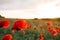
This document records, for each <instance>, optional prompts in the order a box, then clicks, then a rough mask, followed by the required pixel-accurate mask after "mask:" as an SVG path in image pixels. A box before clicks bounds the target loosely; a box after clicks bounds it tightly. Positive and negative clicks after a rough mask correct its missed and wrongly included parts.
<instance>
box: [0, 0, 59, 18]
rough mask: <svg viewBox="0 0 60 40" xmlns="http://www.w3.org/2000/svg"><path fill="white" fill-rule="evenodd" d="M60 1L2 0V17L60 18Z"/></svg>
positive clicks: (0, 1) (0, 8) (0, 4)
mask: <svg viewBox="0 0 60 40" xmlns="http://www.w3.org/2000/svg"><path fill="white" fill-rule="evenodd" d="M59 14H60V0H0V15H2V16H4V17H6V18H23V19H32V18H57V17H60V15H59Z"/></svg>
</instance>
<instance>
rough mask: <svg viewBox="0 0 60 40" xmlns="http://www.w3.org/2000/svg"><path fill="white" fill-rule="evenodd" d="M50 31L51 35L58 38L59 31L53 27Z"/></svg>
mask: <svg viewBox="0 0 60 40" xmlns="http://www.w3.org/2000/svg"><path fill="white" fill-rule="evenodd" d="M48 30H49V31H50V33H51V34H52V35H53V36H57V34H58V33H57V31H56V30H55V29H53V28H51V27H49V28H48Z"/></svg>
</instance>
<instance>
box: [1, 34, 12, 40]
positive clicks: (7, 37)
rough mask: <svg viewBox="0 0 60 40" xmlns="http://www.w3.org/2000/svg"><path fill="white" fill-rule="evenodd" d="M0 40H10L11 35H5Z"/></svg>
mask: <svg viewBox="0 0 60 40" xmlns="http://www.w3.org/2000/svg"><path fill="white" fill-rule="evenodd" d="M2 40H12V35H10V34H6V35H4V36H3V39H2Z"/></svg>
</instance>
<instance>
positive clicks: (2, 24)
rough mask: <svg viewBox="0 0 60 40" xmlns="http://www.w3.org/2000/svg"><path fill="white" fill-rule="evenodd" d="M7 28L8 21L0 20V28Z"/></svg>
mask: <svg viewBox="0 0 60 40" xmlns="http://www.w3.org/2000/svg"><path fill="white" fill-rule="evenodd" d="M8 27H9V21H8V20H1V21H0V28H8Z"/></svg>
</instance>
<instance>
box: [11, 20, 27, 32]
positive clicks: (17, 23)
mask: <svg viewBox="0 0 60 40" xmlns="http://www.w3.org/2000/svg"><path fill="white" fill-rule="evenodd" d="M27 27H28V26H27V22H26V21H25V20H17V21H15V23H14V24H13V27H12V33H14V30H17V31H19V30H23V29H25V28H27Z"/></svg>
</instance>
